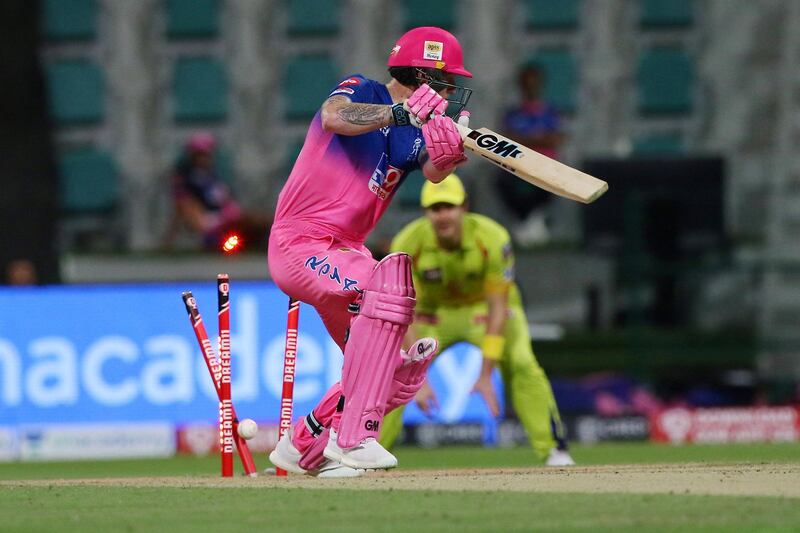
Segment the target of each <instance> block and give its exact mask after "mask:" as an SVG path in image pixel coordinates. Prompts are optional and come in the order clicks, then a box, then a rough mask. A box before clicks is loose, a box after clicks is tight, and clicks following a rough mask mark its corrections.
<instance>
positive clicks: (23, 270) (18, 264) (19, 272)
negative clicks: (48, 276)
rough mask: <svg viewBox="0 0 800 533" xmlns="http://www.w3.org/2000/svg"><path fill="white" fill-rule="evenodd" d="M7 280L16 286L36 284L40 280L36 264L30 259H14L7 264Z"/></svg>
mask: <svg viewBox="0 0 800 533" xmlns="http://www.w3.org/2000/svg"><path fill="white" fill-rule="evenodd" d="M5 282H6V284H7V285H16V286H25V285H36V284H37V283H38V282H39V276H38V275H37V274H36V265H34V264H33V261H31V260H30V259H14V260H13V261H11V262H9V263H8V265H7V266H6V276H5Z"/></svg>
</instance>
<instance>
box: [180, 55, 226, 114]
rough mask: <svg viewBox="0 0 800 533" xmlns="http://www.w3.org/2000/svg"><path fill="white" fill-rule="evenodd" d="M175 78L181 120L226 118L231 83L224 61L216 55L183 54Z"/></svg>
mask: <svg viewBox="0 0 800 533" xmlns="http://www.w3.org/2000/svg"><path fill="white" fill-rule="evenodd" d="M174 69H175V70H174V77H173V96H174V112H173V113H174V118H175V120H176V121H177V122H210V121H219V120H223V119H224V118H225V117H226V115H227V112H228V85H227V83H228V82H227V77H226V74H225V68H224V66H223V64H222V63H221V62H220V61H219V60H217V59H214V58H212V57H182V58H179V59H178V60H177V61H176V62H175V67H174Z"/></svg>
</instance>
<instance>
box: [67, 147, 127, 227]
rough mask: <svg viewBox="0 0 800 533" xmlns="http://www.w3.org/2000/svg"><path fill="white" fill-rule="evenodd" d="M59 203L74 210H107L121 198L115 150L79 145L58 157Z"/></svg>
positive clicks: (81, 211) (68, 211)
mask: <svg viewBox="0 0 800 533" xmlns="http://www.w3.org/2000/svg"><path fill="white" fill-rule="evenodd" d="M58 170H59V205H60V207H61V210H62V211H63V212H66V213H71V214H82V213H104V212H109V211H111V210H113V209H114V207H116V205H117V200H118V198H119V189H118V183H117V168H116V166H115V164H114V160H113V159H112V157H111V154H109V153H108V152H104V151H101V150H98V149H96V148H92V147H87V148H78V149H73V150H69V151H66V152H64V153H62V154H60V156H59V157H58Z"/></svg>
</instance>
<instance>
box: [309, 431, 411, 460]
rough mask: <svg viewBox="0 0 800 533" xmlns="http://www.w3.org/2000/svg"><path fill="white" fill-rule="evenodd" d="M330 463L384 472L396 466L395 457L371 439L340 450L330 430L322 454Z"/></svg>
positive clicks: (333, 433) (334, 434)
mask: <svg viewBox="0 0 800 533" xmlns="http://www.w3.org/2000/svg"><path fill="white" fill-rule="evenodd" d="M322 453H323V455H325V457H327V458H328V459H330V460H331V461H338V462H340V463H342V464H343V465H344V466H349V467H350V468H356V469H364V470H386V469H389V468H394V467H396V466H397V457H395V456H394V455H392V454H391V453H389V452H388V451H386V448H384V447H383V446H381V445H380V443H379V442H378V441H377V440H375V439H373V438H372V437H370V438H368V439H364V440H363V441H361V443H360V444H358V445H357V446H353V447H352V448H347V449H346V450H345V449H342V448H340V447H339V444H338V443H337V442H336V432H335V431H334V430H333V429H331V432H330V438H329V439H328V444H327V445H326V446H325V450H324V451H323V452H322Z"/></svg>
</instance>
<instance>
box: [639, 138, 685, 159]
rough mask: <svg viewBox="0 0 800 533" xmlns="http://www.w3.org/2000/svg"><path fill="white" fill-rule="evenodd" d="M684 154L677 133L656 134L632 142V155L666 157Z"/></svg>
mask: <svg viewBox="0 0 800 533" xmlns="http://www.w3.org/2000/svg"><path fill="white" fill-rule="evenodd" d="M683 153H684V145H683V139H682V138H681V135H680V134H679V133H658V134H652V135H645V136H642V137H640V138H638V139H636V140H634V142H633V155H638V156H650V155H654V156H655V155H657V156H668V155H681V154H683Z"/></svg>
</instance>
